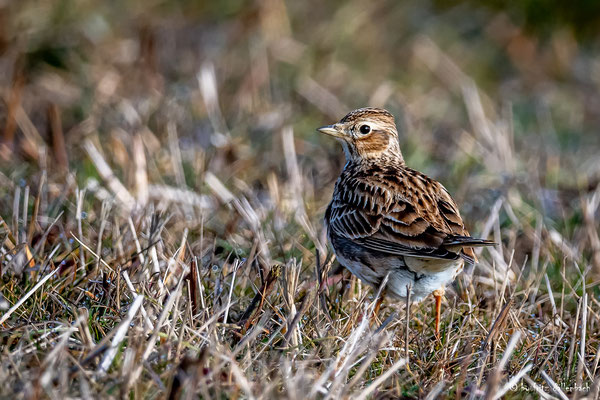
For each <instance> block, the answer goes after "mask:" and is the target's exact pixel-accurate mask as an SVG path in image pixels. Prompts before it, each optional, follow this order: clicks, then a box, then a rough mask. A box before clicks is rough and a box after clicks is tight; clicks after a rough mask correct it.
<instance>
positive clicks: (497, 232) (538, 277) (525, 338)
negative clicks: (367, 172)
mask: <svg viewBox="0 0 600 400" xmlns="http://www.w3.org/2000/svg"><path fill="white" fill-rule="evenodd" d="M61 4H63V3H61V2H45V3H42V4H38V3H37V2H31V3H23V4H22V5H15V4H13V3H10V4H3V3H2V2H0V21H1V20H4V21H8V22H7V23H6V24H4V25H3V28H0V48H1V49H3V50H2V51H0V71H2V72H3V74H2V75H3V77H2V79H0V128H1V129H2V130H1V131H0V134H2V143H1V144H0V146H2V147H1V149H0V153H1V154H0V156H1V157H2V161H0V167H1V169H0V170H1V171H2V173H0V218H1V219H0V268H1V275H2V277H1V279H0V313H1V314H0V329H1V331H0V351H1V353H2V356H1V359H0V380H1V381H2V382H3V384H2V385H1V386H0V397H6V398H46V397H48V398H72V397H81V398H91V397H97V398H105V397H107V398H120V397H129V398H198V397H201V398H237V397H241V398H279V397H281V398H361V399H362V398H388V397H404V398H428V399H433V398H437V397H443V396H446V397H447V398H470V399H478V398H485V399H497V398H500V397H502V396H506V397H508V398H528V397H529V398H538V397H546V398H550V396H554V397H557V398H567V397H569V398H580V399H581V398H584V397H587V398H590V399H592V398H598V393H599V390H600V370H599V369H598V366H599V362H600V352H599V351H598V350H599V347H600V340H599V333H600V316H599V309H600V307H599V305H600V304H599V301H598V295H599V292H600V291H599V288H598V283H599V282H600V239H599V236H598V235H599V228H598V217H599V203H600V185H599V181H598V178H599V177H600V166H599V165H598V158H597V154H598V150H599V149H600V146H598V138H597V133H594V129H593V127H594V126H595V125H594V124H595V123H597V121H598V120H600V112H599V111H598V109H597V107H596V108H593V105H594V104H595V105H596V106H597V104H600V103H599V101H600V98H599V97H600V95H599V93H600V90H598V89H600V88H599V86H600V81H599V80H598V79H597V78H598V75H597V73H598V72H597V71H598V65H597V61H594V60H595V58H594V56H595V55H597V53H594V52H593V50H590V49H587V50H584V48H583V47H579V46H578V43H577V42H576V40H575V39H574V38H573V37H572V36H570V35H569V33H568V31H560V32H557V33H556V34H554V35H553V36H552V37H551V38H550V40H549V42H550V43H545V44H544V43H542V44H536V43H535V40H534V39H535V38H532V37H531V36H528V34H527V33H526V32H524V31H522V30H520V28H519V27H518V26H516V25H513V24H512V23H511V22H510V21H509V20H508V19H507V17H506V16H505V15H504V14H501V13H500V14H494V13H490V12H488V13H483V14H482V12H481V10H477V9H472V8H469V7H466V6H457V8H455V9H451V10H445V11H444V13H437V14H436V12H435V11H432V10H430V9H428V8H427V7H425V8H424V7H423V6H420V5H418V4H416V3H415V4H413V3H406V4H404V5H398V6H397V7H396V8H393V9H392V10H391V11H388V10H386V8H385V7H378V6H375V5H371V6H369V7H367V8H365V6H364V4H362V3H360V2H358V1H351V2H346V3H344V4H343V5H342V4H340V5H339V7H338V8H331V9H323V10H321V11H322V12H323V13H325V14H326V15H328V16H327V17H324V16H322V15H320V14H318V13H317V12H316V11H315V7H316V4H310V3H308V4H303V3H298V4H295V3H294V4H291V3H290V4H287V6H286V5H285V4H284V3H282V2H281V1H279V0H270V1H265V2H257V3H256V4H254V5H252V6H251V7H247V8H245V7H241V8H239V9H237V10H234V9H228V8H227V7H233V8H236V7H239V6H238V5H236V4H237V3H236V4H234V2H224V3H223V8H222V9H215V8H213V7H211V6H208V5H197V6H183V5H181V4H179V3H174V2H173V3H170V2H168V3H160V2H158V3H156V4H154V5H153V6H147V5H145V6H142V5H140V4H137V3H136V2H129V3H124V4H125V5H123V6H122V7H123V8H111V7H107V8H103V7H100V6H98V5H95V4H92V3H91V2H89V3H88V2H80V3H77V6H76V7H75V6H74V5H73V4H71V3H70V2H67V4H71V6H73V8H72V9H70V8H68V7H67V8H61V7H63V6H64V4H63V6H61ZM323 7H325V6H323ZM328 13H329V14H328ZM457 13H459V14H460V16H457ZM49 16H54V17H52V18H51V17H49ZM415 18H417V19H418V18H420V20H423V21H428V22H427V24H424V25H423V26H419V27H415V25H414V24H413V25H411V24H410V22H411V21H413V22H414V20H415ZM372 20H377V21H378V22H379V23H378V24H372V23H370V21H372ZM308 21H311V23H308ZM399 21H400V22H402V24H400V23H399ZM457 21H459V22H460V23H459V24H457V23H456V22H457ZM347 22H348V23H347ZM465 26H466V27H465ZM392 27H394V29H396V30H394V32H396V33H397V34H398V36H397V37H396V36H395V35H390V34H389V33H384V32H390V29H391V28H392ZM473 31H474V32H476V33H477V34H476V35H472V36H471V37H469V35H468V34H467V33H468V32H473ZM464 32H467V33H464ZM532 46H533V47H532ZM483 49H485V51H483ZM503 57H504V58H503ZM499 59H501V60H503V62H498V60H499ZM527 60H530V62H527ZM534 61H535V62H534ZM573 65H577V67H574V66H573ZM496 66H497V67H498V68H497V69H495V68H496ZM511 68H512V70H511ZM594 68H595V69H594ZM582 69H583V70H585V71H587V70H590V71H592V72H593V71H596V72H595V74H596V75H594V73H591V74H589V75H588V74H585V73H583V74H582V73H581V71H582ZM502 70H504V71H505V72H501V71H502ZM486 71H487V72H486ZM489 71H496V72H497V74H498V76H494V75H493V74H492V73H490V72H489ZM498 71H500V72H498ZM482 87H485V90H483V89H482ZM590 88H593V90H591V91H590ZM366 104H369V105H375V106H385V107H387V108H389V109H391V110H392V111H393V112H394V113H395V114H396V115H398V117H399V118H398V120H399V125H400V127H401V130H402V132H403V133H402V134H401V135H402V138H401V141H402V143H401V144H402V148H403V149H404V153H405V157H406V158H407V160H408V163H409V164H410V165H411V166H413V167H416V168H418V169H421V170H424V171H425V172H427V173H429V174H430V175H432V176H433V177H435V178H437V179H439V180H440V181H442V182H444V183H445V184H446V186H448V187H449V189H450V191H451V192H452V193H455V195H456V196H455V197H456V198H457V200H458V202H459V204H461V205H462V209H463V211H464V216H465V219H466V220H467V221H468V223H469V226H470V228H471V231H472V232H473V233H474V234H475V235H477V236H482V237H490V238H493V239H494V240H495V241H496V242H498V243H499V245H498V246H497V247H495V248H490V249H481V252H480V254H479V258H480V262H479V263H478V264H477V265H476V266H474V267H472V268H468V269H467V270H466V271H465V272H464V273H463V274H462V275H461V276H460V277H459V279H458V280H457V282H456V283H455V284H454V285H453V286H452V287H450V288H448V291H447V296H446V300H445V303H444V308H443V310H444V314H443V319H442V337H441V340H439V341H438V340H435V339H434V335H433V314H432V304H433V300H432V299H427V300H426V301H424V302H422V303H420V304H412V305H411V307H410V313H407V310H406V305H405V304H390V303H384V307H383V308H382V310H381V312H380V313H379V315H377V316H373V315H372V313H373V305H374V303H375V300H376V295H377V290H376V289H375V290H371V289H369V288H367V287H365V286H362V285H361V284H360V282H358V281H356V279H355V278H353V277H351V276H349V275H348V274H347V273H343V272H341V271H340V270H339V269H338V264H337V262H335V260H334V259H333V257H332V255H331V252H330V251H329V250H328V248H327V243H326V242H325V239H324V232H323V224H322V222H321V218H322V215H323V212H324V207H325V205H326V204H327V202H328V200H329V196H330V194H331V191H332V185H333V181H334V180H335V178H336V177H337V174H338V172H339V170H340V169H341V166H342V162H343V161H342V154H341V151H340V149H339V148H337V146H336V145H335V144H334V143H330V142H329V141H327V139H326V138H320V137H318V134H317V133H315V132H314V128H315V127H317V126H320V125H322V124H323V123H328V122H332V121H333V120H335V119H338V118H340V117H341V116H343V114H344V113H345V112H346V111H348V110H349V109H350V108H352V107H358V106H362V105H366ZM596 126H597V125H596ZM372 318H373V319H375V322H373V323H372V324H371V320H372Z"/></svg>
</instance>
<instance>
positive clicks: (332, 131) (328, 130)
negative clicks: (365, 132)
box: [317, 124, 346, 138]
mask: <svg viewBox="0 0 600 400" xmlns="http://www.w3.org/2000/svg"><path fill="white" fill-rule="evenodd" d="M317 130H318V131H319V132H321V133H324V134H326V135H329V136H334V137H338V138H343V137H344V136H346V135H345V134H344V131H343V130H342V127H341V126H340V124H333V125H327V126H322V127H320V128H319V129H317Z"/></svg>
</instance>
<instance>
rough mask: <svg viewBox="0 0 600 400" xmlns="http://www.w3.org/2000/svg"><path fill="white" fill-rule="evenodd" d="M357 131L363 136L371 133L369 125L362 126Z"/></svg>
mask: <svg viewBox="0 0 600 400" xmlns="http://www.w3.org/2000/svg"><path fill="white" fill-rule="evenodd" d="M359 131H360V133H362V134H363V135H366V134H367V133H369V132H371V127H370V126H369V125H363V126H361V127H360V129H359Z"/></svg>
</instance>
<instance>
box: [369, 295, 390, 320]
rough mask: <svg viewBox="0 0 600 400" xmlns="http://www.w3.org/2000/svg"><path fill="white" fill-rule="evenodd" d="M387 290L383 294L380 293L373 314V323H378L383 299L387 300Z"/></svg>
mask: <svg viewBox="0 0 600 400" xmlns="http://www.w3.org/2000/svg"><path fill="white" fill-rule="evenodd" d="M385 292H386V289H385V288H384V289H383V290H382V291H381V293H379V297H378V298H377V302H376V303H375V308H373V314H371V323H374V322H376V321H377V314H379V309H380V308H381V304H382V303H383V299H384V298H385Z"/></svg>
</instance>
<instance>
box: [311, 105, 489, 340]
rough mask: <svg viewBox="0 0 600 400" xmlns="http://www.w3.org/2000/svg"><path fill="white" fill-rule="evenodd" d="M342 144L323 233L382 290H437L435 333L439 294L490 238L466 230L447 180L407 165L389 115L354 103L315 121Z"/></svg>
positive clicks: (348, 264) (399, 295)
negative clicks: (323, 122)
mask: <svg viewBox="0 0 600 400" xmlns="http://www.w3.org/2000/svg"><path fill="white" fill-rule="evenodd" d="M317 130H318V131H319V132H321V133H324V134H327V135H329V136H333V137H334V138H335V139H337V140H338V141H339V142H340V143H341V144H342V147H343V150H344V154H345V157H346V163H345V165H344V168H343V171H342V172H341V174H340V176H339V177H338V179H337V181H336V183H335V187H334V191H333V195H332V199H331V202H330V203H329V205H328V207H327V210H326V212H325V218H324V220H325V226H326V229H327V237H328V240H329V243H330V244H331V247H332V248H333V252H334V254H335V256H336V258H337V260H338V261H339V263H340V264H341V265H342V266H343V267H345V268H346V269H348V270H350V272H351V273H352V274H354V275H355V276H357V277H358V278H359V279H360V280H361V281H362V282H364V283H366V284H368V285H371V286H373V287H379V286H380V285H381V283H382V282H383V281H384V279H386V277H387V283H386V285H385V288H384V289H383V290H384V292H382V295H381V296H380V297H379V298H378V302H377V304H376V306H375V314H376V313H377V312H378V310H379V306H380V305H381V301H382V300H383V298H384V297H390V298H392V299H396V300H406V299H407V298H409V299H410V301H411V302H419V301H421V300H423V299H424V298H426V297H427V296H428V295H430V294H431V293H433V294H434V296H435V313H436V315H435V334H436V336H437V337H438V338H439V332H440V314H441V301H442V296H443V294H444V288H445V286H446V285H447V284H448V283H450V282H452V281H454V279H455V278H456V276H457V275H458V274H459V273H460V272H461V270H462V269H463V267H464V264H465V262H468V263H474V262H476V260H477V258H476V256H475V253H474V251H473V248H474V247H478V246H491V245H494V244H495V243H494V242H493V241H489V240H485V239H478V238H474V237H471V236H470V234H469V232H468V231H467V229H466V228H465V224H464V222H463V220H462V218H461V215H460V212H459V210H458V206H457V204H456V202H455V201H454V199H452V197H451V195H450V193H449V192H448V190H446V188H445V187H444V186H443V185H442V184H441V183H439V182H437V181H436V180H434V179H431V178H430V177H428V176H427V175H425V174H423V173H421V172H419V171H417V170H414V169H412V168H409V167H408V166H407V165H406V163H405V161H404V157H403V156H402V152H401V151H400V142H399V138H398V129H397V127H396V123H395V120H394V117H393V115H392V114H391V113H390V112H389V111H387V110H384V109H381V108H372V107H366V108H359V109H357V110H354V111H351V112H350V113H348V114H347V115H346V116H345V117H343V118H342V119H341V120H340V121H339V122H337V123H334V124H332V125H327V126H323V127H321V128H318V129H317Z"/></svg>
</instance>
